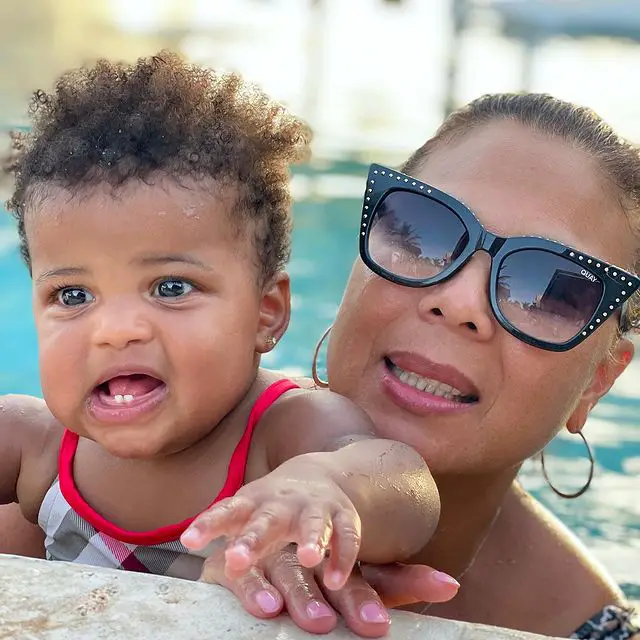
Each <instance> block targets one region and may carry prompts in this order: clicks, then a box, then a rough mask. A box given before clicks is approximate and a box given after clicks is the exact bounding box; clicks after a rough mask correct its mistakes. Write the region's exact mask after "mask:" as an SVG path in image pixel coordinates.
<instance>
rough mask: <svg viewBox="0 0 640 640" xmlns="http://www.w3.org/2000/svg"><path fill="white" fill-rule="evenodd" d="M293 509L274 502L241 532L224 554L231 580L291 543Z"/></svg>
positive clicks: (255, 515) (261, 510)
mask: <svg viewBox="0 0 640 640" xmlns="http://www.w3.org/2000/svg"><path fill="white" fill-rule="evenodd" d="M293 516H294V512H293V511H292V510H291V507H289V506H286V505H283V504H281V503H277V502H272V503H269V504H266V505H264V506H263V507H262V508H261V509H260V511H258V512H257V513H255V514H254V516H253V517H252V518H251V520H250V521H249V522H248V523H247V524H246V525H245V527H244V528H243V529H242V531H240V533H239V534H238V536H237V537H236V539H235V540H234V541H233V542H232V543H231V544H230V545H229V546H228V547H227V550H226V552H225V559H226V571H227V575H228V576H229V578H234V577H236V575H237V574H238V573H242V572H244V571H246V570H247V569H248V568H249V567H250V566H251V565H252V564H255V563H256V562H257V561H258V560H259V559H260V558H263V557H264V556H266V555H267V554H269V553H272V552H273V551H275V550H277V549H278V548H280V547H283V546H285V545H287V544H289V543H290V542H292V540H291V523H292V520H293Z"/></svg>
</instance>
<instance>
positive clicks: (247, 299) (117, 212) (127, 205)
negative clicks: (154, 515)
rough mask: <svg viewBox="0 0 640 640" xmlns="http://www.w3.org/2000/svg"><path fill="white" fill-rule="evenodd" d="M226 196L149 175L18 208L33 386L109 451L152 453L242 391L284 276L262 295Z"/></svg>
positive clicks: (167, 448) (206, 426) (198, 428)
mask: <svg viewBox="0 0 640 640" xmlns="http://www.w3.org/2000/svg"><path fill="white" fill-rule="evenodd" d="M234 204H235V196H234V194H233V193H226V194H225V193H221V194H220V195H219V196H218V197H214V196H212V195H211V193H208V192H205V191H204V190H202V189H197V188H196V189H186V188H183V187H180V186H178V185H176V184H175V183H173V182H171V181H169V180H162V181H160V180H159V181H157V182H156V184H155V185H153V186H149V185H144V184H141V183H134V184H131V185H129V186H127V187H125V188H124V189H123V190H121V191H120V192H118V193H117V194H114V193H112V192H110V191H109V190H108V189H107V188H106V187H105V188H102V187H99V188H93V189H91V190H90V191H87V192H86V193H84V194H82V195H78V196H75V197H73V198H71V197H70V195H69V193H68V192H66V191H62V190H55V191H53V192H52V193H51V194H50V197H47V198H44V199H43V201H41V204H39V205H38V207H37V210H32V211H28V212H27V219H26V231H27V239H28V243H29V249H30V253H31V257H32V274H33V308H34V314H35V320H36V327H37V332H38V341H39V351H40V373H41V381H42V389H43V393H44V397H45V400H46V402H47V404H48V406H49V408H50V409H51V411H52V412H53V414H54V415H55V416H56V418H58V420H60V421H61V422H62V424H63V425H64V426H65V427H67V428H68V429H71V430H72V431H75V432H77V433H78V434H80V435H82V436H85V437H88V438H90V439H92V440H94V441H96V442H97V443H99V444H100V445H102V446H103V447H104V448H106V449H107V450H108V451H109V452H111V453H112V454H113V455H116V456H119V457H125V458H146V457H154V456H157V455H165V454H169V453H174V452H176V451H180V450H182V449H185V448H187V447H188V446H190V445H191V444H193V443H194V442H197V441H199V440H200V439H201V438H202V437H204V436H205V435H206V434H207V433H209V432H210V431H211V430H212V429H213V428H214V427H215V426H216V425H217V424H218V423H219V422H220V421H221V420H222V419H223V418H224V417H225V416H226V415H227V414H228V413H229V412H230V411H231V410H232V409H233V408H235V407H236V406H237V405H238V404H239V403H240V402H241V401H242V399H243V398H244V396H245V394H246V393H247V390H248V389H249V387H250V385H251V382H252V381H253V379H254V376H255V371H256V366H257V364H258V361H259V353H260V352H263V351H265V344H267V343H268V337H269V335H272V334H273V327H269V326H266V325H265V317H267V318H268V320H269V321H272V320H273V313H274V309H275V313H276V315H277V314H278V313H280V314H281V315H283V314H284V315H286V314H287V313H288V300H285V299H284V298H286V295H287V294H288V283H286V282H285V285H284V287H283V288H281V291H280V293H282V296H283V299H282V300H280V303H278V301H276V303H274V300H273V298H272V297H265V295H264V293H263V290H262V288H261V286H260V284H259V279H258V271H257V268H256V265H255V250H254V246H253V242H252V234H251V233H249V232H247V233H240V234H239V233H237V232H236V230H235V228H234V226H233V224H232V223H231V221H230V215H232V214H231V211H232V208H233V206H234ZM276 297H277V296H276ZM274 304H275V306H274ZM278 304H280V307H278ZM265 305H266V306H267V307H268V308H267V312H268V313H267V314H266V315H265ZM284 326H286V320H285V321H284Z"/></svg>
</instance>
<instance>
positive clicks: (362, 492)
mask: <svg viewBox="0 0 640 640" xmlns="http://www.w3.org/2000/svg"><path fill="white" fill-rule="evenodd" d="M256 438H259V439H260V440H258V441H255V442H254V445H253V446H257V445H259V444H260V445H262V446H264V448H265V450H266V454H267V461H268V468H269V470H271V473H269V474H268V475H266V476H264V477H263V478H261V479H259V480H256V481H254V482H249V484H247V485H245V487H243V488H242V489H241V490H240V491H239V492H238V494H236V498H232V499H231V500H229V501H224V502H222V503H219V504H218V505H215V506H214V507H213V508H212V509H211V510H209V511H208V512H205V514H203V515H202V516H200V517H199V518H198V519H197V520H196V522H195V525H196V529H195V531H196V533H194V538H193V539H194V540H195V539H196V538H197V537H199V536H200V537H201V539H200V541H199V543H198V544H197V546H198V547H200V546H201V544H200V543H201V542H205V543H206V541H208V540H210V539H212V538H214V537H217V536H219V535H227V536H229V537H230V538H232V539H233V537H234V536H237V537H236V539H235V540H233V544H232V546H231V547H230V548H229V550H228V555H227V561H228V562H227V568H228V573H230V574H233V573H235V570H234V569H237V570H238V573H239V572H241V571H242V570H246V568H247V566H248V565H249V564H250V563H251V562H255V560H256V559H257V558H258V557H261V556H263V555H265V554H266V553H268V552H270V551H273V550H274V549H275V548H277V547H281V546H284V544H286V543H289V542H296V543H297V544H298V554H299V556H300V561H301V562H302V563H303V564H304V565H306V566H314V565H316V564H318V562H320V561H321V560H322V557H323V556H324V552H325V550H329V552H330V562H329V569H328V573H329V575H327V574H325V583H326V584H327V586H328V587H330V588H338V587H339V586H341V585H342V583H343V580H344V579H346V577H347V576H348V575H349V573H350V570H351V567H352V565H353V562H354V561H355V560H356V557H358V558H359V559H360V560H362V561H366V562H371V563H388V562H395V561H401V560H406V559H408V558H409V557H410V556H411V555H413V554H415V553H417V552H418V551H419V550H420V549H421V548H422V547H423V546H424V545H425V544H426V542H427V541H428V540H429V538H430V537H431V535H432V534H433V532H434V531H435V528H436V526H437V523H438V518H439V513H440V503H439V496H438V491H437V488H436V486H435V483H434V481H433V478H432V477H431V474H430V473H429V470H428V468H427V466H426V464H425V462H424V460H423V459H422V457H421V456H420V455H419V454H418V453H417V452H416V451H414V450H413V449H412V448H411V447H409V446H407V445H405V444H402V443H399V442H394V441H391V440H383V439H380V438H377V437H376V435H375V433H374V431H373V425H372V423H371V421H370V420H369V418H368V416H367V415H366V414H365V413H364V412H363V411H361V410H360V409H359V408H358V407H357V406H355V405H354V404H353V403H352V402H350V401H349V400H347V399H346V398H343V397H342V396H339V395H337V394H334V393H330V392H324V391H323V392H317V391H309V392H296V393H290V394H288V395H287V396H285V397H283V398H282V399H281V400H280V401H278V402H277V403H276V404H275V405H273V406H272V407H271V408H270V409H269V410H268V412H267V413H266V414H265V415H264V417H263V418H262V420H261V425H260V428H259V432H258V433H257V434H256ZM247 480H251V478H247ZM192 531H193V530H192ZM361 532H362V538H361V539H360V535H361ZM186 540H187V541H188V537H187V538H186ZM183 541H185V540H183ZM193 546H194V547H195V546H196V545H193ZM239 548H245V549H246V552H247V558H246V562H237V563H236V562H235V561H234V558H233V557H230V556H229V552H232V553H235V551H237V550H238V549H239ZM236 560H237V559H236ZM229 563H231V565H232V566H231V567H229ZM332 572H333V574H334V575H333V577H332V576H331V575H330V574H331V573H332ZM327 578H329V579H328V580H327ZM334 578H335V579H334Z"/></svg>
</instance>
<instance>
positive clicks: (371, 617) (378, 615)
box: [360, 602, 389, 624]
mask: <svg viewBox="0 0 640 640" xmlns="http://www.w3.org/2000/svg"><path fill="white" fill-rule="evenodd" d="M360 619H361V620H362V622H374V623H377V624H382V623H384V622H389V614H388V613H387V611H386V609H384V608H383V607H381V606H380V605H379V604H377V603H376V602H367V604H363V605H362V606H361V607H360Z"/></svg>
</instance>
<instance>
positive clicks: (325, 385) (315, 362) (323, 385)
mask: <svg viewBox="0 0 640 640" xmlns="http://www.w3.org/2000/svg"><path fill="white" fill-rule="evenodd" d="M332 327H333V325H329V328H328V329H326V330H325V332H324V333H323V334H322V338H320V341H319V342H318V344H317V345H316V350H315V351H314V352H313V362H312V363H311V377H312V378H313V381H314V382H315V383H316V386H317V387H320V388H321V389H328V388H329V383H328V382H327V381H326V380H322V379H321V378H320V376H319V375H318V354H319V353H320V349H321V348H322V343H323V342H324V341H325V340H326V339H327V336H328V335H329V334H330V333H331V328H332Z"/></svg>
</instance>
